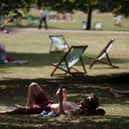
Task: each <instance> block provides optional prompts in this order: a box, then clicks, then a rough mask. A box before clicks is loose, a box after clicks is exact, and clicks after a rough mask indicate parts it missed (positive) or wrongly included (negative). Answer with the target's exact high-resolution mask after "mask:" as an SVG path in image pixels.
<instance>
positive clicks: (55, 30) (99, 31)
mask: <svg viewBox="0 0 129 129" xmlns="http://www.w3.org/2000/svg"><path fill="white" fill-rule="evenodd" d="M14 30H16V31H34V32H71V33H97V34H98V33H100V34H104V33H105V34H108V33H109V34H111V33H113V34H129V31H107V30H90V31H88V30H70V29H47V30H45V29H44V28H42V29H40V30H39V29H38V28H14Z"/></svg>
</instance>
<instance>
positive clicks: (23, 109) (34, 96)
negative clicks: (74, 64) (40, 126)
mask: <svg viewBox="0 0 129 129" xmlns="http://www.w3.org/2000/svg"><path fill="white" fill-rule="evenodd" d="M56 96H57V97H58V103H54V102H53V101H52V100H50V99H49V98H48V96H47V95H46V93H45V92H44V90H43V89H42V88H41V87H40V86H39V84H38V83H36V82H32V83H31V84H30V85H29V87H28V96H27V103H26V105H25V106H21V105H16V109H14V110H8V111H1V112H0V114H3V115H4V114H41V113H42V112H44V111H46V112H51V111H52V112H55V113H57V114H73V115H79V114H86V115H89V114H90V115H104V114H105V111H104V110H103V109H98V106H99V101H98V98H97V97H96V96H95V95H93V96H87V97H85V98H83V99H82V100H81V101H80V104H76V103H74V102H71V101H68V100H67V90H66V89H65V88H59V89H58V90H57V92H56Z"/></svg>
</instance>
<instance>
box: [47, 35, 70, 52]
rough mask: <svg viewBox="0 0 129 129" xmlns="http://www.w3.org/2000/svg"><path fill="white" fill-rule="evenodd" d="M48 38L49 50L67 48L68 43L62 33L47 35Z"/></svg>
mask: <svg viewBox="0 0 129 129" xmlns="http://www.w3.org/2000/svg"><path fill="white" fill-rule="evenodd" d="M49 38H50V40H51V45H50V50H49V52H52V51H58V50H59V51H65V50H67V49H68V48H69V45H68V43H67V41H66V39H65V38H64V36H63V35H61V34H60V35H49ZM53 48H54V49H53Z"/></svg>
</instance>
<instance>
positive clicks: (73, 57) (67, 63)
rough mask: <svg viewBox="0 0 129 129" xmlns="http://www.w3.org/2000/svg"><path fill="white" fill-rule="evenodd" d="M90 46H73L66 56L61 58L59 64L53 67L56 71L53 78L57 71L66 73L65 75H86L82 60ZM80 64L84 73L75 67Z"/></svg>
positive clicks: (53, 72) (54, 64)
mask: <svg viewBox="0 0 129 129" xmlns="http://www.w3.org/2000/svg"><path fill="white" fill-rule="evenodd" d="M87 47H88V46H87V45H86V46H71V47H70V48H69V50H68V51H67V52H66V53H65V55H64V56H63V57H62V58H61V60H60V61H59V62H58V63H53V64H52V65H53V66H54V67H55V69H54V70H53V71H52V73H51V76H53V75H55V72H56V70H57V69H59V70H61V71H63V72H64V74H67V73H68V74H70V75H73V74H74V73H81V74H86V73H87V71H86V68H85V65H84V62H83V59H82V54H83V53H84V51H85V49H86V48H87ZM78 62H80V63H81V65H82V69H83V72H81V71H79V70H78V69H76V68H75V67H74V66H75V65H76V64H77V63H78Z"/></svg>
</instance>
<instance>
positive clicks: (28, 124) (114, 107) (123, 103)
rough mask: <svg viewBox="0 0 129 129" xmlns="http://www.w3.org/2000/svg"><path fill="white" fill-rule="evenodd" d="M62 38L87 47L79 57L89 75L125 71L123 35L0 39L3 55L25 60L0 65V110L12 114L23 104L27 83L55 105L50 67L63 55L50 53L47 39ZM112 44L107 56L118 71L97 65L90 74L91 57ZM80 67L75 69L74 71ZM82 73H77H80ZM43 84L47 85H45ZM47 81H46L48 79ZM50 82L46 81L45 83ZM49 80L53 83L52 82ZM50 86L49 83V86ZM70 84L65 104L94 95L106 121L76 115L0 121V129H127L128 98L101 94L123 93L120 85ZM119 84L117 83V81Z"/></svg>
mask: <svg viewBox="0 0 129 129" xmlns="http://www.w3.org/2000/svg"><path fill="white" fill-rule="evenodd" d="M60 33H62V34H64V36H65V38H66V40H67V41H68V43H69V45H82V44H84V45H85V44H87V45H88V48H87V50H86V52H85V53H84V56H83V58H84V61H85V65H86V68H87V71H88V75H89V76H94V77H98V76H102V77H103V76H106V77H110V76H112V75H113V74H121V73H126V72H128V71H129V60H128V55H129V54H128V52H129V50H128V48H129V42H128V41H129V36H128V34H127V33H113V32H103V31H102V32H101V31H100V32H96V31H93V32H64V31H63V30H61V31H57V32H56V31H54V30H48V31H39V30H37V31H22V30H19V31H18V32H16V33H14V34H12V35H6V34H5V35H0V40H1V41H0V42H1V43H2V44H4V45H5V46H6V49H7V51H8V55H10V56H13V57H15V58H16V59H18V60H28V61H29V64H27V65H14V64H4V65H0V110H6V109H12V108H14V104H15V103H19V104H24V103H25V97H26V94H27V85H28V84H29V83H30V82H31V81H37V82H39V84H41V86H43V88H44V89H45V91H46V92H47V93H48V95H49V96H50V98H52V99H54V100H55V101H57V99H56V98H55V92H56V89H57V88H58V84H59V83H61V82H60V80H58V79H57V80H54V78H53V77H50V73H51V71H52V70H53V67H52V66H51V63H52V62H55V61H57V60H58V59H59V58H60V57H61V56H62V55H63V53H49V47H50V40H49V38H48V35H49V34H60ZM111 38H115V39H116V40H115V42H114V44H113V46H112V49H111V51H110V53H109V56H110V57H111V59H112V62H113V63H114V64H116V65H118V66H119V67H120V68H119V69H112V68H110V67H109V66H106V65H103V64H96V65H95V66H94V67H93V69H89V68H88V67H89V64H90V62H91V59H89V58H88V57H95V56H96V55H97V54H98V53H99V52H100V51H101V50H102V48H103V47H104V46H105V45H106V44H107V42H108V41H109V40H110V39H111ZM77 67H78V68H80V65H78V66H77ZM80 69H81V68H80ZM45 79H46V80H45ZM47 79H48V80H47ZM49 79H50V80H49ZM51 79H53V80H51ZM49 81H50V82H49ZM72 81H73V80H69V82H68V81H67V78H66V82H65V81H64V82H63V83H64V84H66V86H67V87H68V90H69V99H70V100H72V101H74V102H79V100H80V98H81V97H83V96H85V95H89V94H91V93H95V94H96V95H97V96H98V97H99V99H100V107H102V108H103V109H105V111H106V115H105V116H77V117H65V116H60V117H58V118H49V119H43V118H39V117H35V116H31V115H30V116H28V115H27V116H26V115H25V116H24V115H23V116H19V115H14V116H0V119H1V122H0V128H4V129H15V128H16V129H17V128H19V129H30V128H31V129H32V128H34V129H40V128H46V129H47V128H48V129H49V128H55V129H57V128H58V129H60V128H61V129H63V128H64V129H66V128H68V129H78V128H80V129H94V128H95V129H100V128H102V129H128V128H129V124H128V123H129V117H128V116H129V110H128V105H129V101H128V98H119V99H115V98H113V97H112V96H111V95H110V94H109V93H108V92H106V91H105V88H106V87H114V88H118V89H121V90H123V89H128V84H125V83H124V82H123V83H111V82H110V83H109V82H105V83H101V81H100V82H99V81H97V80H96V81H97V83H95V82H94V83H92V82H91V83H88V82H87V81H86V80H85V82H82V83H81V82H77V81H78V80H76V79H75V81H76V82H77V83H73V82H72ZM118 81H119V80H118Z"/></svg>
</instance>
